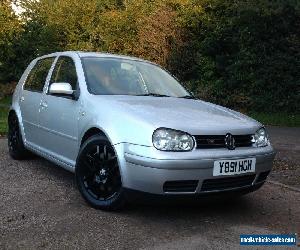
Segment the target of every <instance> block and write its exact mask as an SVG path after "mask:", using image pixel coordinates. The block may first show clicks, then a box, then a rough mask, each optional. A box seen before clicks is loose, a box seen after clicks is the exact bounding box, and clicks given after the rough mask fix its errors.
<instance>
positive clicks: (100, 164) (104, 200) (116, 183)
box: [75, 135, 126, 210]
mask: <svg viewBox="0 0 300 250" xmlns="http://www.w3.org/2000/svg"><path fill="white" fill-rule="evenodd" d="M75 176H76V183H77V186H78V189H79V191H80V193H81V195H82V196H83V198H84V199H85V200H86V201H87V203H88V204H90V205H91V206H92V207H94V208H96V209H102V210H120V209H121V208H123V207H124V205H125V200H126V199H125V190H124V189H123V187H122V181H121V174H120V169H119V164H118V160H117V155H116V153H115V151H114V148H113V147H112V145H111V144H110V142H109V140H108V139H107V138H106V137H105V136H102V135H94V136H92V137H90V138H89V139H87V140H86V141H85V142H84V143H83V145H82V146H81V148H80V151H79V154H78V157H77V161H76V168H75Z"/></svg>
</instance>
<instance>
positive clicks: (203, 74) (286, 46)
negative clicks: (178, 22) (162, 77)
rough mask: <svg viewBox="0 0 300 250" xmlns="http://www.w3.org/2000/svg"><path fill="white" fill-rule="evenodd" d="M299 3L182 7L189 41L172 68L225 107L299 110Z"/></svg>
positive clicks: (226, 2) (218, 2)
mask: <svg viewBox="0 0 300 250" xmlns="http://www.w3.org/2000/svg"><path fill="white" fill-rule="evenodd" d="M197 2H199V1H197ZM296 3H297V1H295V2H292V1H268V0H259V1H255V2H253V1H231V0H230V1H229V0H224V1H223V0H222V1H221V0H215V1H201V7H202V9H201V11H199V9H198V10H197V8H194V9H193V10H192V11H191V10H189V11H187V12H183V16H184V18H183V22H182V25H183V27H185V29H186V34H187V39H186V40H187V42H186V43H185V46H184V47H183V48H181V51H180V53H178V54H176V53H175V54H174V55H173V59H172V61H173V62H175V64H174V63H173V65H171V68H172V70H173V71H175V72H176V73H177V74H179V76H180V78H181V79H182V80H184V81H185V80H188V81H190V82H193V84H192V86H193V87H192V89H193V91H194V92H196V93H197V94H198V95H200V96H202V97H204V98H205V99H207V100H210V101H215V102H217V103H220V104H222V105H225V106H229V107H233V108H239V109H250V110H258V111H278V110H280V111H290V112H299V111H300V110H299V100H300V99H299V97H300V96H299V87H300V86H299V85H300V75H299V74H300V15H299V6H297V4H296ZM180 58H184V59H183V61H182V60H180ZM184 65H192V66H191V67H186V66H184ZM203 90H204V93H205V95H203V92H202V91H203Z"/></svg>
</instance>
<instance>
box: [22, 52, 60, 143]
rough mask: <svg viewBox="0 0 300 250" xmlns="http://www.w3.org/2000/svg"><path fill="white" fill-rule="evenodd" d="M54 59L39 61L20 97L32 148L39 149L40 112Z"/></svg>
mask: <svg viewBox="0 0 300 250" xmlns="http://www.w3.org/2000/svg"><path fill="white" fill-rule="evenodd" d="M54 59H55V58H54V57H47V58H43V59H40V60H38V61H37V62H36V63H35V65H34V66H33V68H32V69H31V71H30V72H29V74H28V76H27V78H26V81H25V83H24V85H23V90H22V95H21V97H20V109H21V113H22V121H23V127H24V133H25V140H26V143H28V144H29V145H30V146H34V147H37V146H38V144H39V143H38V142H39V136H38V129H39V111H40V104H41V100H42V95H43V88H44V85H45V82H46V79H47V76H48V72H49V69H50V68H51V65H52V63H53V61H54Z"/></svg>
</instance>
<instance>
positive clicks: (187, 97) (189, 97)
mask: <svg viewBox="0 0 300 250" xmlns="http://www.w3.org/2000/svg"><path fill="white" fill-rule="evenodd" d="M178 98H185V99H196V97H194V96H192V95H184V96H179V97H178Z"/></svg>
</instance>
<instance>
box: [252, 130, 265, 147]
mask: <svg viewBox="0 0 300 250" xmlns="http://www.w3.org/2000/svg"><path fill="white" fill-rule="evenodd" d="M253 143H254V145H255V146H256V147H265V146H268V145H269V137H268V135H267V132H266V130H265V129H264V128H260V129H259V130H257V131H256V133H255V135H254V137H253Z"/></svg>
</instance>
